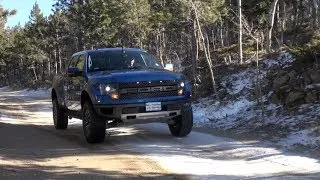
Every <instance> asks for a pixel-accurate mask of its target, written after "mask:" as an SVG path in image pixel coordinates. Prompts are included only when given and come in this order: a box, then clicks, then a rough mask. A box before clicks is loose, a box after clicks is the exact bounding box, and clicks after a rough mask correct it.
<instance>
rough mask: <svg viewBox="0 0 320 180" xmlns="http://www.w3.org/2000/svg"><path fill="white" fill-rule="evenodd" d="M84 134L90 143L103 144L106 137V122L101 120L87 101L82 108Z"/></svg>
mask: <svg viewBox="0 0 320 180" xmlns="http://www.w3.org/2000/svg"><path fill="white" fill-rule="evenodd" d="M82 117H83V121H82V127H83V133H84V136H85V138H86V140H87V142H88V143H101V142H103V141H104V138H105V135H106V122H105V121H102V120H99V118H98V117H97V115H96V114H95V112H94V109H93V107H92V104H91V102H90V101H87V102H85V103H84V104H83V107H82Z"/></svg>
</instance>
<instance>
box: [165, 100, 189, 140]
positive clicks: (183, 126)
mask: <svg viewBox="0 0 320 180" xmlns="http://www.w3.org/2000/svg"><path fill="white" fill-rule="evenodd" d="M192 127H193V113H192V107H191V106H190V105H184V106H183V107H182V109H181V115H180V116H178V117H176V118H175V124H169V129H170V132H171V134H172V135H173V136H176V137H185V136H187V135H188V134H190V132H191V130H192Z"/></svg>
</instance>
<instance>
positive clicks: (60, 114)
mask: <svg viewBox="0 0 320 180" xmlns="http://www.w3.org/2000/svg"><path fill="white" fill-rule="evenodd" d="M52 106H53V107H52V113H53V123H54V127H55V128H56V129H67V127H68V116H67V115H66V113H65V109H64V108H63V107H61V106H60V105H59V103H58V100H57V98H55V99H53V101H52Z"/></svg>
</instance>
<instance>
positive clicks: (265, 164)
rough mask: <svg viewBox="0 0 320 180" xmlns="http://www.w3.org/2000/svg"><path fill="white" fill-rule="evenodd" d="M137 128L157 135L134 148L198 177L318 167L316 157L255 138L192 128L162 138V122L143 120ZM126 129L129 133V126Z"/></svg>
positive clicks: (267, 174)
mask: <svg viewBox="0 0 320 180" xmlns="http://www.w3.org/2000/svg"><path fill="white" fill-rule="evenodd" d="M137 128H138V129H144V130H149V131H150V132H152V134H159V135H157V136H156V137H158V136H159V137H158V138H157V141H156V142H153V143H150V142H152V141H148V139H146V140H145V141H144V142H143V143H141V142H140V143H132V144H130V145H131V146H132V147H135V148H134V149H135V150H138V151H139V152H141V153H143V154H146V155H147V156H148V157H149V158H151V159H153V160H155V161H157V162H158V163H159V164H160V165H161V166H162V167H165V168H166V169H168V170H170V171H174V172H177V173H179V174H190V175H197V176H201V177H202V178H201V179H205V177H207V178H208V179H212V177H213V176H214V177H217V176H222V177H225V176H229V177H230V178H231V179H235V178H236V177H237V178H236V179H238V178H240V179H241V177H243V178H244V177H256V178H258V177H261V178H268V177H272V176H273V174H286V173H288V174H290V173H292V172H294V173H295V174H299V173H318V172H319V169H320V164H319V163H318V161H317V160H314V159H309V158H306V157H302V156H299V155H295V154H290V153H285V152H283V151H280V150H277V149H274V148H270V147H267V146H263V145H261V144H259V143H258V142H253V141H246V142H239V141H235V140H233V139H229V138H221V137H215V136H212V135H209V134H203V133H199V132H195V131H193V132H192V133H191V134H190V135H189V136H188V138H177V139H175V138H174V139H170V140H169V139H165V140H164V138H165V137H166V135H164V133H166V132H168V127H167V126H165V125H159V124H147V125H138V126H137ZM133 130H135V131H136V129H133ZM128 131H129V132H127V133H129V134H130V129H128ZM131 134H135V132H131ZM160 135H161V136H160ZM210 177H211V178H210Z"/></svg>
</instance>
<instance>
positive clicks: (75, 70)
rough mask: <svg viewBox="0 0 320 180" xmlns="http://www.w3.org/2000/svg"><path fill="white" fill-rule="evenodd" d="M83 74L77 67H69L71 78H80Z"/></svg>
mask: <svg viewBox="0 0 320 180" xmlns="http://www.w3.org/2000/svg"><path fill="white" fill-rule="evenodd" d="M81 74H82V72H81V71H80V69H79V68H76V67H69V68H68V69H67V75H68V76H69V77H75V76H80V75H81Z"/></svg>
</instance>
